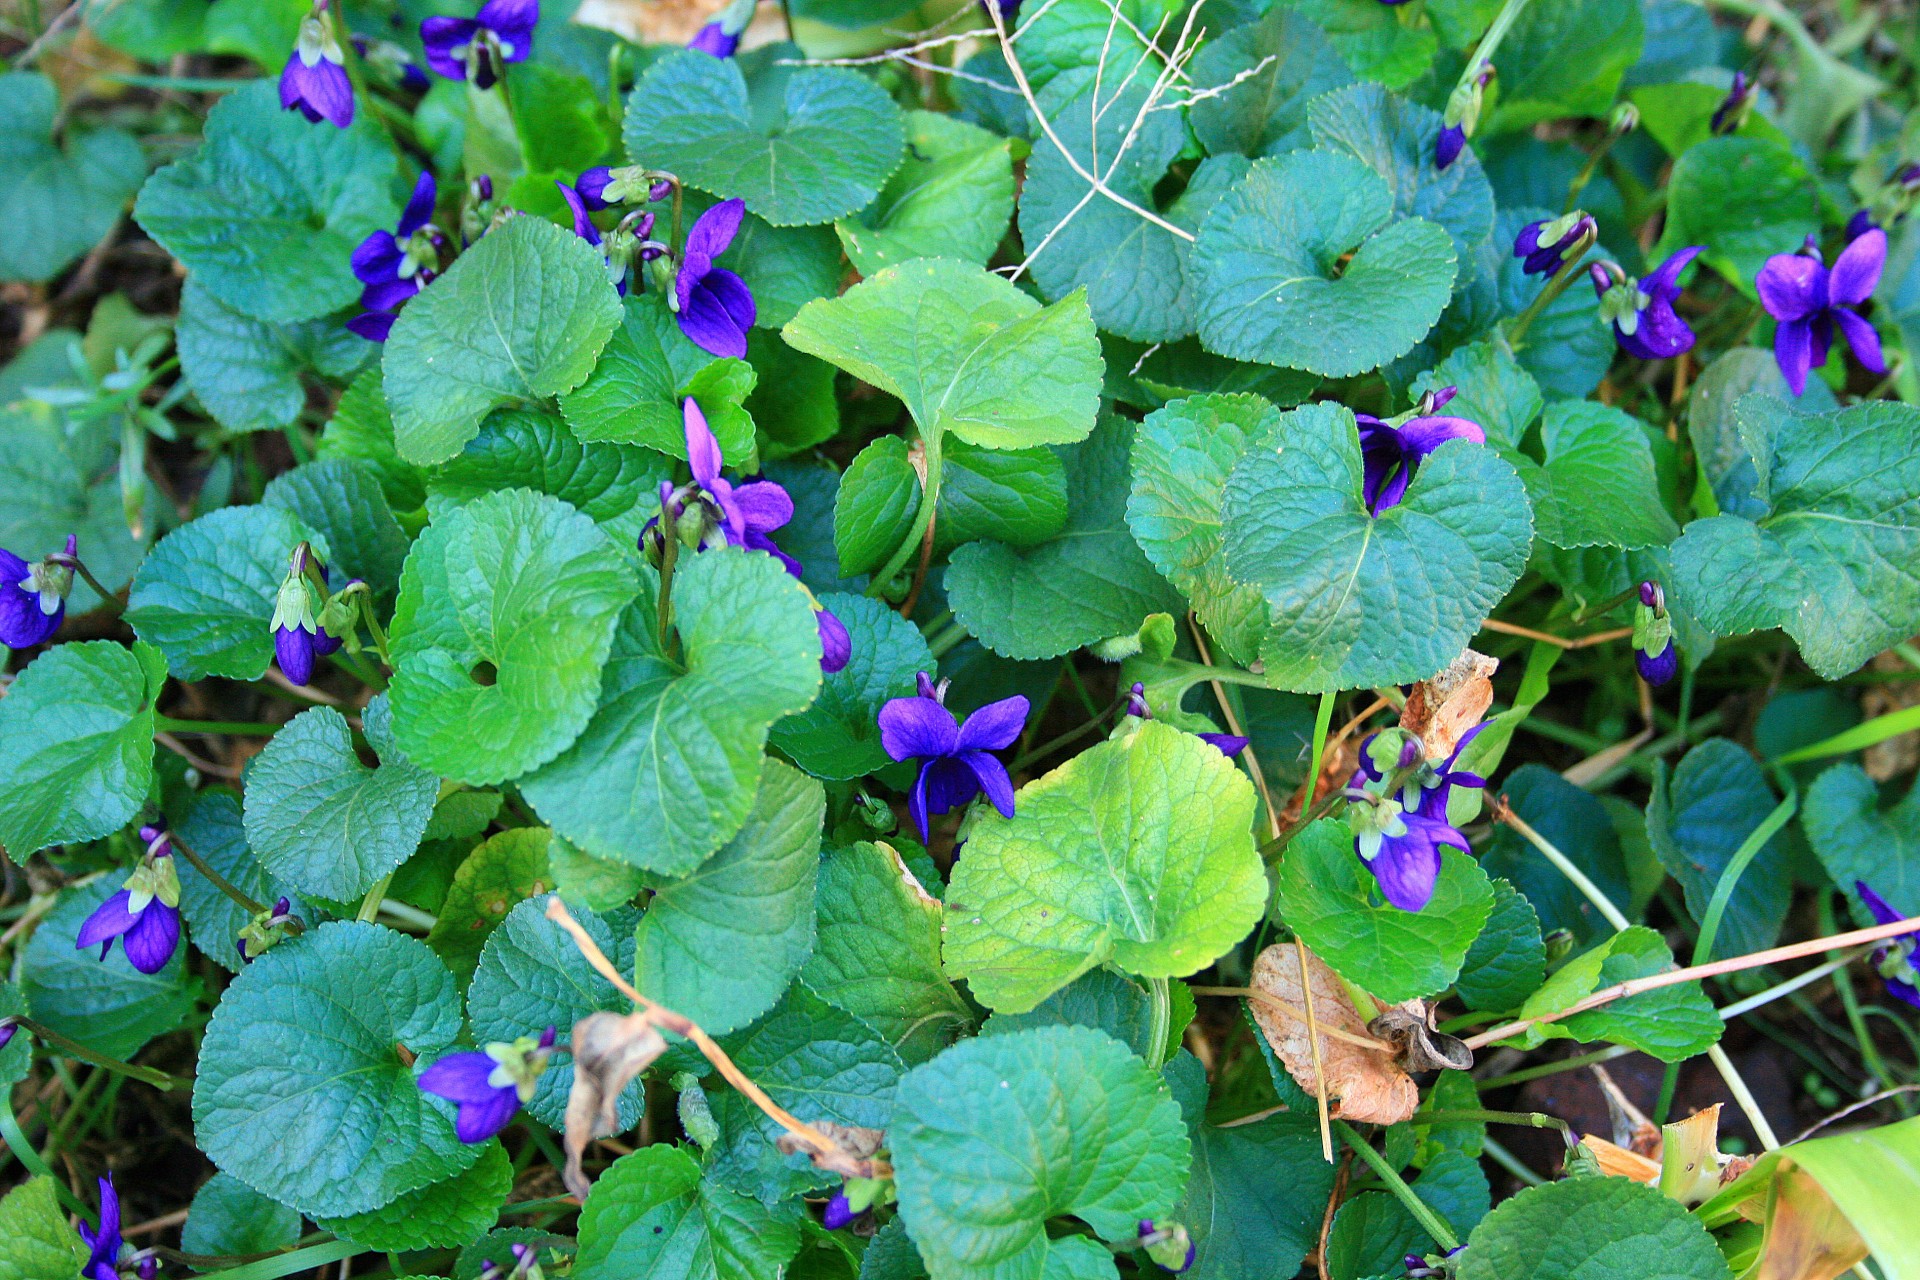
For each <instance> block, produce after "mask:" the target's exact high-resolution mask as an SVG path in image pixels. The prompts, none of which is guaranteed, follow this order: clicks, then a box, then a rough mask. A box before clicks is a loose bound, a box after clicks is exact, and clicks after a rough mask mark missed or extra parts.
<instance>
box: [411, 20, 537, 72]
mask: <svg viewBox="0 0 1920 1280" xmlns="http://www.w3.org/2000/svg"><path fill="white" fill-rule="evenodd" d="M539 21H540V5H539V3H538V2H537V0H487V3H485V4H483V5H481V6H480V12H478V13H476V14H474V15H473V16H472V17H471V18H444V17H434V18H427V19H425V20H424V21H422V22H421V23H420V42H421V43H422V44H423V45H425V46H426V50H427V65H428V66H429V67H432V68H433V69H434V70H435V71H436V72H438V73H439V74H441V75H443V76H445V77H446V78H447V79H449V80H465V79H467V78H468V76H469V75H471V76H472V79H473V83H474V85H475V86H476V87H477V88H481V89H491V88H492V87H493V85H494V82H495V81H497V80H499V79H500V77H501V76H503V75H505V74H506V64H507V63H509V62H525V61H526V60H527V55H528V54H530V53H532V52H533V29H534V27H535V26H536V25H537V24H538V23H539Z"/></svg>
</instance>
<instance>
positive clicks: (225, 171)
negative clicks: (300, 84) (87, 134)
mask: <svg viewBox="0 0 1920 1280" xmlns="http://www.w3.org/2000/svg"><path fill="white" fill-rule="evenodd" d="M396 169H397V162H396V160H395V154H394V149H393V146H392V143H391V141H390V140H389V139H388V138H387V137H386V136H385V134H384V131H383V130H382V129H381V127H380V125H379V124H378V123H377V122H376V121H375V120H374V119H371V118H369V116H368V115H367V113H365V112H361V113H360V114H359V116H358V118H356V119H355V120H354V122H353V124H352V125H351V126H349V127H348V128H345V129H336V128H333V127H332V126H328V127H326V128H315V127H314V126H312V125H310V124H308V123H307V121H306V120H305V119H304V118H302V116H301V115H300V113H299V112H297V111H283V110H282V109H281V107H280V98H279V93H278V91H277V89H276V87H275V85H274V83H273V82H272V81H271V80H256V81H254V82H253V83H252V84H249V85H247V86H246V87H245V88H243V89H240V90H237V91H236V92H234V93H230V94H228V95H226V96H225V97H224V98H222V99H221V100H220V101H219V102H218V103H216V104H215V105H214V108H213V111H212V113H211V114H210V115H209V116H208V117H207V125H206V133H205V141H204V142H202V143H201V145H200V149H199V150H198V151H196V152H194V153H193V154H192V155H190V156H188V157H187V158H185V159H184V160H177V161H175V162H174V163H173V164H170V165H168V166H167V167H166V168H164V169H162V170H160V171H159V172H158V173H156V174H154V175H153V177H151V178H149V179H148V180H147V184H146V186H145V187H143V188H141V191H140V199H139V202H138V203H137V204H136V205H135V206H134V211H133V212H134V216H135V217H136V218H138V219H139V221H140V225H141V226H142V227H144V228H146V230H147V234H149V235H151V236H152V237H153V238H154V239H155V240H157V241H159V242H160V244H161V246H162V247H163V248H165V249H166V250H167V252H169V253H171V254H172V255H173V256H174V257H176V258H178V259H179V260H180V261H181V263H182V264H183V265H185V266H186V268H187V269H188V270H189V271H190V272H192V273H193V274H194V275H195V277H197V278H198V279H199V281H200V283H201V285H203V286H205V288H206V289H207V290H208V291H209V292H211V293H212V294H214V295H215V296H216V297H218V298H219V299H220V301H222V302H224V303H226V304H227V306H229V307H232V308H234V309H235V310H238V311H240V312H242V313H243V314H246V315H250V316H253V317H254V318H255V319H259V320H267V321H271V322H274V323H276V324H285V323H290V322H293V321H296V320H311V319H313V318H314V317H316V316H324V315H330V314H332V313H333V312H335V311H339V310H341V309H342V308H344V307H347V306H349V305H350V304H352V303H353V302H354V301H355V300H356V299H357V298H358V297H359V295H360V282H359V281H358V280H356V279H354V276H353V269H352V265H351V262H350V259H351V258H352V256H353V251H354V249H355V247H356V246H358V245H359V243H360V241H361V240H362V239H363V238H364V237H365V236H366V234H367V233H368V232H370V231H373V230H375V229H377V228H380V227H389V228H390V227H392V226H393V224H394V223H395V222H396V221H397V220H398V218H399V215H400V210H399V206H398V205H396V204H395V203H394V198H393V190H394V186H395V176H396Z"/></svg>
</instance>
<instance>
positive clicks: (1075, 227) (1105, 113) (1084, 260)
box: [1020, 68, 1247, 342]
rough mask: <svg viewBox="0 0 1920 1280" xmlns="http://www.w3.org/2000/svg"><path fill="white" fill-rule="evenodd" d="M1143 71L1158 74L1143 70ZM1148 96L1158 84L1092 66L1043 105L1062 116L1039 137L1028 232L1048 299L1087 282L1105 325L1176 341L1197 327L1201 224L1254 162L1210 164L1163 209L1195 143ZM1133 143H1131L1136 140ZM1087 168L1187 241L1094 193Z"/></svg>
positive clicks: (1030, 178) (1025, 220)
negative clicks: (1192, 265) (1170, 170)
mask: <svg viewBox="0 0 1920 1280" xmlns="http://www.w3.org/2000/svg"><path fill="white" fill-rule="evenodd" d="M1139 74H1141V75H1142V77H1143V78H1147V79H1150V77H1148V76H1146V75H1145V69H1144V68H1142V69H1141V72H1140V73H1139ZM1115 78H1116V79H1117V78H1118V77H1115ZM1096 90H1097V92H1096ZM1149 96H1150V86H1149V85H1148V84H1145V83H1140V82H1137V81H1129V82H1127V83H1123V84H1113V83H1111V82H1108V83H1099V82H1096V80H1095V78H1094V77H1093V76H1092V75H1091V74H1090V73H1088V72H1082V71H1076V72H1074V73H1072V74H1069V75H1063V76H1061V77H1059V78H1058V79H1057V80H1056V81H1055V82H1054V83H1053V85H1052V86H1051V87H1050V88H1049V89H1048V90H1047V91H1046V93H1045V94H1044V95H1043V100H1042V102H1041V104H1040V107H1041V110H1042V111H1044V112H1045V113H1046V115H1047V118H1048V119H1049V120H1051V121H1052V122H1053V126H1054V128H1053V135H1052V136H1051V137H1043V138H1041V139H1040V140H1039V141H1038V142H1036V143H1035V147H1034V154H1033V157H1032V158H1031V159H1030V160H1029V161H1028V162H1027V171H1026V181H1025V183H1024V185H1023V186H1022V187H1021V194H1020V237H1021V240H1022V241H1023V242H1024V243H1025V244H1026V245H1027V246H1028V255H1029V258H1028V260H1029V261H1031V262H1032V263H1033V278H1034V280H1035V281H1036V282H1037V283H1038V284H1039V285H1040V288H1041V290H1042V291H1043V292H1044V293H1045V294H1046V296H1047V297H1049V298H1061V297H1065V296H1066V295H1068V294H1069V293H1071V292H1073V291H1074V290H1075V289H1085V290H1086V294H1087V305H1088V307H1089V308H1090V309H1091V311H1092V314H1093V320H1094V323H1095V324H1096V325H1098V326H1099V327H1100V328H1101V329H1103V330H1105V331H1106V332H1109V333H1113V334H1117V335H1119V336H1120V337H1123V338H1132V339H1135V340H1137V341H1140V342H1168V341H1173V340H1175V339H1178V338H1184V337H1186V336H1188V335H1189V334H1191V333H1192V332H1193V329H1194V295H1193V286H1192V282H1191V280H1190V278H1189V277H1190V272H1189V267H1188V261H1187V258H1188V251H1189V248H1190V246H1191V245H1192V243H1193V241H1192V240H1191V238H1190V237H1191V235H1192V233H1193V230H1194V228H1195V227H1197V226H1199V225H1200V220H1201V219H1202V218H1204V217H1206V215H1207V212H1208V210H1210V209H1212V208H1213V206H1214V204H1215V203H1216V202H1218V201H1219V199H1220V198H1221V196H1223V195H1224V194H1226V191H1227V189H1228V188H1229V187H1231V186H1232V185H1233V184H1234V182H1236V181H1237V180H1238V179H1239V178H1240V177H1241V176H1243V175H1244V174H1245V173H1246V169H1247V164H1246V162H1245V161H1244V160H1241V159H1239V158H1237V157H1227V158H1224V159H1214V160H1208V161H1206V162H1205V163H1203V164H1202V165H1201V166H1200V167H1199V168H1198V169H1197V170H1195V171H1194V174H1193V177H1192V179H1191V181H1189V182H1188V183H1187V184H1186V187H1185V190H1184V191H1183V192H1181V193H1180V195H1179V196H1178V198H1177V199H1174V200H1171V201H1168V202H1166V203H1165V205H1164V206H1163V205H1162V204H1161V202H1159V201H1157V200H1156V199H1155V198H1154V190H1155V188H1156V187H1157V186H1158V185H1159V183H1160V182H1161V180H1162V179H1163V178H1165V177H1166V174H1167V166H1168V165H1170V164H1172V163H1173V161H1174V160H1175V159H1176V158H1177V157H1179V155H1180V154H1181V151H1182V150H1183V148H1184V147H1185V146H1186V142H1187V131H1186V129H1185V128H1184V127H1182V124H1181V120H1180V117H1179V116H1178V115H1177V114H1175V113H1173V112H1167V111H1158V112H1147V111H1146V106H1147V101H1148V98H1149ZM1096 121H1097V124H1096ZM1055 139H1058V140H1059V142H1060V143H1062V144H1064V146H1065V147H1066V151H1065V152H1062V151H1061V149H1060V147H1058V146H1056V145H1055ZM1129 139H1131V145H1125V144H1126V143H1127V142H1128V140H1129ZM1069 156H1071V157H1072V163H1069V161H1068V157H1069ZM1114 157H1118V161H1117V162H1116V161H1115V160H1114ZM1076 165H1077V166H1078V168H1079V170H1080V171H1082V172H1087V173H1096V174H1100V175H1101V176H1102V177H1103V178H1104V180H1105V181H1104V185H1105V186H1106V188H1107V189H1108V190H1109V191H1111V192H1113V193H1114V194H1115V195H1118V196H1120V197H1122V198H1123V199H1126V200H1129V201H1131V202H1132V203H1133V204H1134V205H1136V206H1138V207H1140V208H1142V209H1147V210H1149V211H1151V212H1153V213H1155V214H1158V215H1164V217H1163V219H1162V220H1163V221H1164V222H1167V223H1171V224H1172V225H1173V226H1176V227H1179V228H1181V229H1182V230H1183V231H1185V232H1187V233H1188V234H1187V236H1186V237H1182V236H1178V235H1175V234H1174V233H1173V232H1171V231H1169V230H1167V229H1166V227H1164V226H1160V225H1156V224H1155V223H1152V222H1149V221H1148V220H1147V219H1145V218H1143V217H1142V216H1140V214H1139V213H1136V212H1135V211H1134V210H1132V209H1128V208H1124V207H1122V206H1121V205H1119V204H1117V203H1115V202H1114V201H1113V200H1111V199H1109V198H1107V197H1106V196H1103V195H1096V194H1094V192H1093V187H1092V185H1091V184H1090V183H1089V182H1088V181H1087V179H1086V178H1084V177H1082V176H1081V172H1076V171H1075V166H1076Z"/></svg>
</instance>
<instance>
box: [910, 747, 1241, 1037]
mask: <svg viewBox="0 0 1920 1280" xmlns="http://www.w3.org/2000/svg"><path fill="white" fill-rule="evenodd" d="M1014 803H1015V816H1014V817H1012V818H1002V817H1000V816H999V815H998V814H997V813H992V812H989V811H987V810H986V809H985V807H984V806H982V807H981V808H980V809H977V810H976V811H975V813H974V816H973V828H972V835H971V836H970V837H969V838H968V842H967V856H966V857H965V858H964V859H962V860H961V861H960V862H959V863H958V864H957V865H956V867H955V871H954V880H953V885H952V887H951V888H950V889H949V890H948V891H947V908H948V922H947V937H946V967H947V972H948V973H949V974H952V975H953V976H955V977H964V978H966V979H967V982H968V985H969V987H970V988H971V989H972V991H973V994H974V996H975V997H976V998H977V999H979V1000H980V1001H981V1002H982V1003H984V1004H986V1005H988V1006H989V1007H990V1008H993V1009H998V1010H1003V1011H1006V1012H1009V1013H1020V1012H1023V1011H1025V1010H1027V1009H1031V1008H1033V1006H1034V1005H1036V1004H1038V1003H1039V1002H1040V1001H1041V1000H1043V999H1045V998H1046V997H1047V996H1048V995H1049V994H1051V993H1052V992H1054V991H1057V990H1058V989H1059V988H1061V987H1063V986H1065V985H1066V984H1067V983H1069V982H1071V981H1072V980H1073V979H1074V978H1076V977H1078V976H1079V975H1080V974H1082V973H1084V972H1086V971H1087V970H1088V969H1090V968H1092V967H1093V966H1094V965H1096V964H1100V963H1102V962H1103V961H1111V962H1112V963H1113V964H1114V965H1115V966H1116V967H1118V968H1120V969H1122V970H1124V971H1126V972H1129V973H1135V974H1139V975H1141V976H1142V977H1149V978H1166V977H1181V976H1184V975H1186V974H1190V973H1195V972H1198V971H1199V970H1200V969H1202V968H1205V967H1206V966H1207V965H1208V964H1210V963H1212V962H1213V961H1214V960H1215V959H1217V958H1219V956H1220V955H1221V954H1222V953H1224V952H1225V951H1226V950H1227V949H1228V948H1230V947H1232V946H1233V945H1234V944H1235V943H1236V942H1238V941H1240V939H1241V938H1243V937H1245V936H1246V934H1247V932H1248V931H1249V930H1251V929H1252V928H1253V926H1254V924H1255V923H1257V922H1258V920H1259V918H1260V911H1261V908H1262V906H1263V904H1264V902H1265V900H1266V877H1265V875H1264V873H1263V872H1262V870H1261V866H1260V859H1259V856H1258V855H1257V854H1256V853H1255V852H1254V849H1253V837H1252V835H1251V834H1250V831H1251V824H1252V821H1253V805H1254V795H1253V786H1252V784H1251V783H1249V782H1248V781H1247V779H1246V776H1245V775H1244V774H1242V773H1241V772H1240V771H1239V770H1238V769H1236V768H1234V767H1233V765H1232V764H1231V763H1230V762H1229V761H1228V760H1227V758H1226V757H1225V756H1223V755H1221V754H1220V753H1219V751H1217V750H1215V749H1214V748H1213V747H1212V746H1210V745H1209V744H1207V743H1205V742H1202V741H1200V739H1198V738H1196V737H1194V736H1193V735H1192V734H1188V733H1183V732H1181V731H1180V730H1178V729H1175V728H1172V727H1171V726H1169V725H1165V724H1160V723H1157V722H1154V721H1143V722H1139V723H1137V724H1136V725H1134V726H1133V727H1132V728H1131V729H1130V730H1129V731H1127V732H1125V733H1123V734H1122V736H1120V737H1117V738H1114V739H1111V740H1109V741H1107V742H1104V743H1101V744H1100V745H1098V746H1096V747H1093V748H1091V749H1089V750H1087V751H1084V752H1082V753H1081V754H1080V755H1078V756H1076V757H1074V758H1073V759H1072V760H1070V761H1068V762H1067V763H1066V764H1064V765H1062V766H1061V767H1060V768H1058V769H1055V770H1054V771H1053V772H1052V773H1049V774H1047V775H1046V776H1045V777H1043V778H1040V779H1038V780H1037V781H1035V782H1031V783H1029V784H1028V785H1027V786H1025V787H1024V788H1022V789H1021V791H1020V793H1019V794H1018V795H1017V796H1016V797H1015V801H1014ZM1176 806H1177V812H1178V813H1179V815H1181V816H1179V817H1178V818H1176V817H1175V813H1176ZM1089 815H1092V819H1093V820H1092V822H1091V823H1090V822H1089V820H1088V819H1089Z"/></svg>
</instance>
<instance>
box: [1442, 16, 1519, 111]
mask: <svg viewBox="0 0 1920 1280" xmlns="http://www.w3.org/2000/svg"><path fill="white" fill-rule="evenodd" d="M1526 7H1527V0H1507V2H1506V4H1504V5H1502V6H1501V9H1500V12H1499V13H1498V14H1496V15H1494V19H1493V23H1492V25H1491V26H1489V27H1488V28H1487V34H1485V35H1484V36H1481V37H1480V43H1479V44H1478V45H1477V46H1475V48H1474V50H1473V56H1472V57H1471V58H1468V59H1467V65H1466V66H1464V67H1462V68H1461V69H1460V79H1459V80H1457V81H1455V82H1454V86H1453V87H1454V90H1455V92H1458V91H1459V90H1460V89H1461V88H1463V87H1465V86H1467V85H1471V84H1472V83H1473V82H1474V81H1475V80H1477V79H1479V77H1480V70H1481V68H1482V67H1485V66H1486V65H1487V64H1488V63H1489V62H1492V61H1493V54H1494V51H1495V50H1497V49H1498V48H1499V47H1500V42H1501V41H1502V40H1505V39H1506V38H1507V31H1508V30H1509V29H1510V28H1511V27H1512V26H1513V24H1514V21H1515V20H1516V19H1517V18H1519V16H1520V11H1521V10H1522V9H1524V8H1526Z"/></svg>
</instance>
